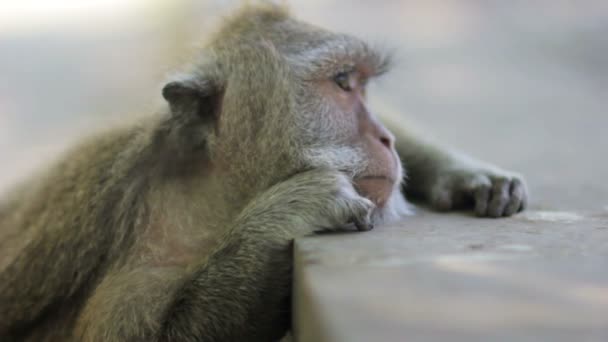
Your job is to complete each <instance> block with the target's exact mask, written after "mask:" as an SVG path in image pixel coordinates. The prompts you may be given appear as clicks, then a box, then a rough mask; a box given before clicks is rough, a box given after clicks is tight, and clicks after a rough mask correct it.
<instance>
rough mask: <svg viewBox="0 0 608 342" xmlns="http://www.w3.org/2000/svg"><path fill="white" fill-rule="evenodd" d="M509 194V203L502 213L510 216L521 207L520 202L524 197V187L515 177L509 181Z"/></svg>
mask: <svg viewBox="0 0 608 342" xmlns="http://www.w3.org/2000/svg"><path fill="white" fill-rule="evenodd" d="M510 195H511V196H510V197H511V198H510V199H509V203H508V204H507V207H506V208H505V212H504V213H503V215H504V216H511V215H513V214H515V213H516V212H517V211H518V210H520V208H521V207H522V202H523V201H524V198H525V197H526V194H525V188H524V186H523V184H522V182H521V181H520V180H519V179H517V178H514V179H513V181H511V186H510Z"/></svg>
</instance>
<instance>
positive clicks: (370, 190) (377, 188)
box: [354, 175, 395, 208]
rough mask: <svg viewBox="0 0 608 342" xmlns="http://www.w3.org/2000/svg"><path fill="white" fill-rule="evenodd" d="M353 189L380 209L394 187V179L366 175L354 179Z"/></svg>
mask: <svg viewBox="0 0 608 342" xmlns="http://www.w3.org/2000/svg"><path fill="white" fill-rule="evenodd" d="M354 184H355V188H356V189H357V191H358V192H359V193H360V194H361V195H362V196H363V197H366V198H368V199H369V200H370V201H372V202H374V204H375V205H376V206H377V207H379V208H382V207H384V205H385V204H386V202H388V200H389V198H390V197H391V194H392V193H393V189H394V187H395V179H394V178H392V177H389V176H385V175H368V176H363V177H357V178H355V179H354Z"/></svg>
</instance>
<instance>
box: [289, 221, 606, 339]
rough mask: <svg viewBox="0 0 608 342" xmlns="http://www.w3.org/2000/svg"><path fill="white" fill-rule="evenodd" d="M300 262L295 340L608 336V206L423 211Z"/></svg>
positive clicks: (319, 240) (320, 239)
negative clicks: (491, 213)
mask: <svg viewBox="0 0 608 342" xmlns="http://www.w3.org/2000/svg"><path fill="white" fill-rule="evenodd" d="M295 258H296V260H295V289H294V305H295V312H294V315H295V316H294V329H295V337H296V340H298V341H301V342H305V341H306V342H307V341H319V342H322V341H332V342H342V341H348V342H357V341H361V342H363V341H395V342H397V341H446V340H449V341H606V340H608V272H606V270H607V269H608V212H603V213H596V214H590V213H577V212H549V211H546V212H541V211H529V212H527V213H525V214H522V215H519V216H517V217H515V218H512V219H503V220H494V219H476V218H472V217H470V216H468V215H466V214H436V213H429V212H426V211H424V212H421V213H419V214H418V215H417V216H415V217H412V218H409V219H407V220H405V221H403V222H402V223H400V224H397V225H394V226H385V227H377V228H376V229H375V230H373V231H371V232H368V233H343V234H323V235H320V236H315V237H310V238H305V239H300V240H298V241H297V242H296V244H295Z"/></svg>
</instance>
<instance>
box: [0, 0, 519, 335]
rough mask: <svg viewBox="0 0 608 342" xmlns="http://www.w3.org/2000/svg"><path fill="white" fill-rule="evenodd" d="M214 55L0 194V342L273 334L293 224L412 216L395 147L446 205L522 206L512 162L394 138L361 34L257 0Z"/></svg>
mask: <svg viewBox="0 0 608 342" xmlns="http://www.w3.org/2000/svg"><path fill="white" fill-rule="evenodd" d="M205 52H206V54H205V55H204V56H203V57H202V61H201V62H200V63H198V64H197V65H195V66H194V69H193V70H191V71H190V72H189V73H188V74H187V76H186V77H182V78H179V79H177V80H176V81H174V82H171V83H169V84H168V85H167V86H166V87H165V88H164V91H163V96H164V97H165V99H167V101H168V102H169V105H170V110H168V111H167V112H166V113H163V114H161V115H159V116H158V117H153V118H148V119H146V120H145V121H143V122H141V123H140V124H139V125H138V126H129V127H125V128H123V129H118V130H114V131H111V132H108V133H106V134H101V135H99V136H97V137H94V138H91V139H89V140H88V141H86V142H84V143H83V144H81V145H80V146H79V147H77V148H76V149H74V150H73V151H71V152H70V153H68V154H66V155H65V157H64V158H63V159H62V160H61V161H60V162H59V163H57V164H56V165H55V166H54V167H52V168H51V169H50V170H49V171H48V172H47V173H46V174H44V175H42V176H39V177H36V178H34V179H33V180H32V181H30V182H29V183H27V185H25V186H23V187H22V188H20V189H18V190H16V191H15V192H14V193H13V194H12V195H11V196H9V197H8V199H7V201H6V202H5V203H4V204H2V205H1V206H0V340H2V341H12V340H18V341H21V340H30V341H70V340H73V341H162V340H168V341H269V340H276V339H278V338H280V337H281V336H282V335H283V334H284V333H285V330H286V329H287V327H288V324H289V293H290V282H291V280H290V272H291V256H290V243H291V241H292V240H293V238H294V237H297V236H302V235H307V234H311V233H313V232H315V231H318V230H322V229H326V228H339V227H343V226H345V225H348V224H350V223H354V226H355V227H357V228H358V229H359V230H365V229H370V228H371V227H372V225H373V224H374V223H379V222H381V221H383V220H384V221H386V220H392V219H397V218H399V217H402V216H403V214H404V213H405V211H406V204H405V203H406V202H405V199H404V197H403V195H402V194H401V192H400V183H401V179H402V177H403V175H402V171H401V165H400V163H399V159H398V157H397V154H396V153H395V149H394V146H395V144H396V146H397V149H398V152H399V154H400V156H401V157H402V158H403V159H404V165H405V166H406V167H407V169H408V174H409V180H408V185H409V189H410V190H411V191H412V192H413V193H416V194H418V195H420V196H422V197H423V198H425V199H427V200H429V202H430V204H431V205H432V206H434V207H436V208H439V209H449V208H450V207H453V206H458V205H460V204H465V203H468V202H471V203H473V204H474V205H475V210H476V211H477V213H478V214H479V215H482V216H486V215H487V216H494V217H498V216H507V215H511V214H513V213H515V212H517V211H519V210H522V209H523V207H524V205H525V200H526V193H525V186H524V185H523V182H522V180H521V178H519V177H517V176H514V175H512V174H510V173H507V172H504V171H501V170H499V169H497V168H493V167H490V166H487V165H485V164H482V163H480V162H476V161H471V160H468V159H465V158H464V157H459V156H457V155H455V154H453V153H448V152H445V151H443V150H441V149H439V148H436V147H434V146H432V145H429V144H425V143H422V142H420V141H419V140H418V139H416V138H414V137H413V136H411V134H408V133H407V132H406V131H405V130H404V128H403V127H391V128H393V129H394V133H395V134H396V135H397V140H396V143H395V139H394V137H393V136H392V134H391V133H390V132H388V131H387V130H386V128H384V126H383V125H382V124H380V123H379V122H378V121H377V119H376V118H375V117H374V116H373V115H372V114H371V113H369V112H368V111H367V109H366V107H365V103H364V101H363V100H364V96H363V95H364V91H363V86H364V84H365V81H366V80H367V79H368V78H371V77H373V76H374V75H375V74H377V73H379V72H381V71H382V70H379V69H381V68H382V67H383V63H382V62H381V61H380V59H379V57H378V56H377V55H375V54H374V52H373V51H371V50H370V49H369V48H368V47H367V46H366V45H364V44H363V43H361V42H360V41H358V40H355V39H354V38H351V37H348V36H343V35H336V34H332V33H329V32H327V31H323V30H320V29H317V28H314V27H311V26H309V25H306V24H303V23H300V22H297V21H295V20H293V19H291V18H289V17H288V16H287V14H286V13H285V12H283V10H280V9H276V8H273V7H270V8H258V9H246V10H244V11H242V12H241V13H240V14H239V15H237V16H236V17H235V18H234V19H233V20H231V21H229V22H227V23H226V24H225V26H224V28H223V29H222V30H220V32H219V33H218V34H217V35H216V36H215V38H214V40H212V41H211V43H210V44H209V45H208V47H207V48H206V49H205ZM244 61H246V62H244ZM248 63H254V64H253V65H254V67H251V65H250V64H248ZM346 64H348V65H349V66H348V68H350V69H348V70H350V71H348V72H346V71H344V69H343V68H344V65H346ZM351 64H352V66H351ZM258 68H259V69H260V70H257V69H258ZM333 75H336V76H335V77H334V76H333ZM334 82H335V83H334ZM336 85H337V86H336ZM397 126H398V125H397Z"/></svg>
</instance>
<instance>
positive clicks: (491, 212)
mask: <svg viewBox="0 0 608 342" xmlns="http://www.w3.org/2000/svg"><path fill="white" fill-rule="evenodd" d="M509 189H510V182H509V180H508V179H507V178H499V179H496V180H494V184H493V185H492V193H491V199H490V204H489V206H488V216H490V217H501V216H502V213H503V212H504V210H505V207H506V206H507V203H508V200H509Z"/></svg>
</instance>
